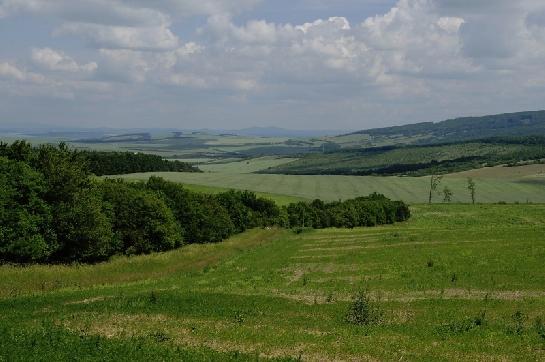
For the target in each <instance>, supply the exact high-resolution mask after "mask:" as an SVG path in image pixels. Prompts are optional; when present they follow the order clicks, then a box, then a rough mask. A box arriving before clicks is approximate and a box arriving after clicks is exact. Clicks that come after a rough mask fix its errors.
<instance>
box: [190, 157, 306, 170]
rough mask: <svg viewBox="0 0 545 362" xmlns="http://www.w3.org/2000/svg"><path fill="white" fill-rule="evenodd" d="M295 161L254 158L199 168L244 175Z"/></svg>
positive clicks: (279, 158)
mask: <svg viewBox="0 0 545 362" xmlns="http://www.w3.org/2000/svg"><path fill="white" fill-rule="evenodd" d="M295 160H297V159H296V158H281V157H274V156H270V157H260V158H253V159H251V160H243V161H237V162H228V163H210V164H204V165H199V168H200V169H201V170H203V171H205V172H219V173H229V174H244V173H253V172H257V171H262V170H266V169H268V168H269V167H275V166H280V165H284V164H286V163H289V162H293V161H295Z"/></svg>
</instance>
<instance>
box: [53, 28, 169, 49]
mask: <svg viewBox="0 0 545 362" xmlns="http://www.w3.org/2000/svg"><path fill="white" fill-rule="evenodd" d="M55 34H57V35H78V36H81V37H82V38H84V39H85V40H86V41H87V42H88V43H89V44H90V45H92V46H95V47H97V48H125V49H147V50H168V49H173V48H176V47H177V46H178V42H179V40H178V37H177V36H176V35H174V34H173V33H172V31H171V30H170V29H168V28H167V27H163V26H161V27H140V28H135V27H123V26H106V25H98V24H89V23H68V24H64V25H63V26H62V27H60V28H59V29H58V30H57V31H56V32H55Z"/></svg>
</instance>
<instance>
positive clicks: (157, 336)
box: [149, 331, 170, 343]
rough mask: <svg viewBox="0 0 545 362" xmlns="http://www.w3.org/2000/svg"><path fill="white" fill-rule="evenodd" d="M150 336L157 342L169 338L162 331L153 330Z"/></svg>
mask: <svg viewBox="0 0 545 362" xmlns="http://www.w3.org/2000/svg"><path fill="white" fill-rule="evenodd" d="M149 336H150V338H151V339H153V340H154V341H155V342H157V343H163V342H167V341H169V340H170V337H169V336H168V335H167V334H166V333H165V332H163V331H155V332H152V333H150V334H149Z"/></svg>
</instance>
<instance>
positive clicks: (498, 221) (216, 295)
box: [0, 205, 545, 361]
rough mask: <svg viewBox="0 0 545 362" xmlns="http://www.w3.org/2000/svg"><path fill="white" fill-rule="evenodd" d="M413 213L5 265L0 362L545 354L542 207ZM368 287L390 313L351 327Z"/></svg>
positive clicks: (380, 310) (0, 284) (377, 306)
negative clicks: (389, 222) (98, 260)
mask: <svg viewBox="0 0 545 362" xmlns="http://www.w3.org/2000/svg"><path fill="white" fill-rule="evenodd" d="M412 211H413V214H414V218H413V219H412V220H411V221H409V222H408V223H403V224H398V225H395V226H388V227H379V228H368V229H353V230H348V229H346V230H339V229H327V230H319V231H312V232H308V233H303V234H295V233H293V232H290V231H286V230H280V229H271V230H264V229H256V230H251V231H249V232H246V233H244V234H241V235H238V236H236V237H234V238H232V239H230V240H229V241H227V242H224V243H220V244H208V245H191V246H188V247H184V248H182V249H179V250H175V251H171V252H168V253H163V254H153V255H146V256H140V257H130V258H129V257H119V258H118V259H115V260H113V261H111V262H108V263H103V264H98V265H83V266H82V265H74V266H62V265H56V266H30V267H28V268H19V267H14V266H10V265H4V266H0V336H2V338H0V360H7V361H9V360H13V358H12V357H13V356H16V358H15V359H16V360H22V361H23V360H49V361H58V360H188V361H215V360H222V361H223V360H237V361H246V360H252V361H256V360H258V358H259V357H260V358H262V359H265V358H284V359H288V358H291V360H293V361H301V360H303V361H324V360H347V361H348V360H349V361H354V360H395V361H399V360H411V361H420V360H423V361H424V360H425V361H429V360H464V361H476V360H533V361H538V360H543V359H544V358H545V349H543V346H544V343H545V324H544V318H545V314H544V311H545V291H544V290H543V286H544V285H545V275H544V274H543V259H544V258H545V242H544V239H543V233H544V232H545V224H544V222H543V220H545V208H544V207H543V206H538V205H489V206H480V205H478V206H471V205H434V206H417V207H414V208H413V210H412ZM366 288H367V289H368V290H369V296H370V302H369V303H370V304H364V305H365V306H367V305H369V306H370V307H371V308H372V310H373V311H376V313H377V314H379V315H380V319H378V320H375V321H373V322H371V323H368V324H367V325H354V324H351V323H349V321H348V320H347V315H349V314H347V313H349V312H350V313H353V311H354V304H353V302H352V301H353V297H354V294H355V293H356V292H357V291H359V290H362V289H366ZM364 303H367V302H364ZM340 341H341V342H340Z"/></svg>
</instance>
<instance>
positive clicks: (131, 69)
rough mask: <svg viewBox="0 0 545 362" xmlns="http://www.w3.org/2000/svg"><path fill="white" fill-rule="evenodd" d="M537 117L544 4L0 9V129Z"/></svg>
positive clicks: (219, 2) (341, 124)
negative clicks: (532, 114)
mask: <svg viewBox="0 0 545 362" xmlns="http://www.w3.org/2000/svg"><path fill="white" fill-rule="evenodd" d="M540 109H545V2H544V1H543V0H517V1H512V0H399V1H395V0H153V1H150V0H0V126H2V125H4V126H6V125H22V124H51V125H57V126H67V127H88V128H92V127H116V128H138V127H145V128H180V129H187V128H205V127H207V128H221V129H238V128H244V127H253V126H262V127H266V126H278V127H285V128H291V129H351V130H358V129H367V128H375V127H383V126H390V125H400V124H407V123H415V122H422V121H440V120H444V119H448V118H453V117H458V116H469V115H484V114H495V113H504V112H515V111H523V110H540Z"/></svg>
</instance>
